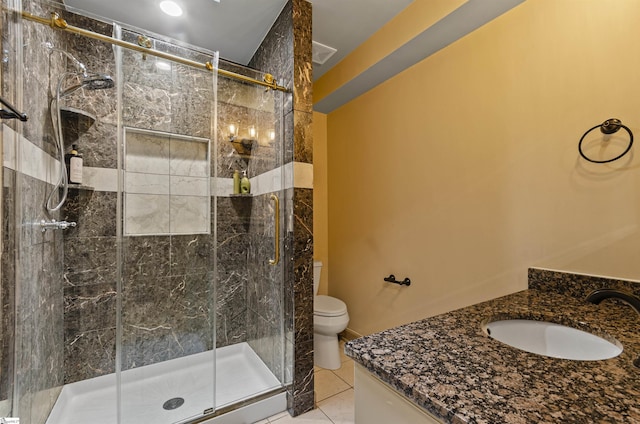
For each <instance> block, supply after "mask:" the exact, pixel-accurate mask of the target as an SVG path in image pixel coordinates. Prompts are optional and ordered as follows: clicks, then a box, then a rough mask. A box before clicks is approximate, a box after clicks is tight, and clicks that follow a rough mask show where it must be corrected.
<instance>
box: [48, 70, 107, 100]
mask: <svg viewBox="0 0 640 424" xmlns="http://www.w3.org/2000/svg"><path fill="white" fill-rule="evenodd" d="M67 75H68V74H67ZM77 78H80V82H78V83H77V84H75V85H73V86H71V87H68V88H66V89H64V90H62V91H61V92H60V97H64V96H68V95H69V94H71V93H73V92H74V91H76V90H78V89H80V88H86V89H88V90H103V89H107V88H113V86H114V85H115V83H114V82H113V78H111V77H110V76H109V75H103V74H86V73H85V74H82V75H77Z"/></svg>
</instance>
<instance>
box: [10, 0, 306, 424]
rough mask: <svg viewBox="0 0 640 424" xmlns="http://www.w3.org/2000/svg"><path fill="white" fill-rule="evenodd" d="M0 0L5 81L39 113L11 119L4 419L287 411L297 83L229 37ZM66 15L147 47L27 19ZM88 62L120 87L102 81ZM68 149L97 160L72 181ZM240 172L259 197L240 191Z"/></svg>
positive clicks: (146, 419)
mask: <svg viewBox="0 0 640 424" xmlns="http://www.w3.org/2000/svg"><path fill="white" fill-rule="evenodd" d="M4 6H5V9H4V12H3V20H2V23H3V41H4V42H3V49H4V51H5V60H4V66H3V68H2V81H3V96H8V97H9V98H11V99H12V100H14V101H15V103H16V104H17V105H18V106H19V107H21V108H23V109H24V110H25V112H27V113H28V114H29V116H30V118H29V121H28V122H26V123H24V124H18V123H16V122H4V123H3V127H2V139H3V157H4V167H3V188H4V189H3V199H2V200H3V208H2V209H3V226H2V231H3V233H2V243H3V244H2V245H3V255H2V290H1V291H0V295H1V301H2V316H1V319H2V328H3V330H4V331H3V334H2V336H1V337H2V338H1V340H0V341H1V342H2V344H1V345H0V346H1V349H2V350H1V352H0V359H1V362H2V369H1V371H2V374H1V375H0V417H18V418H20V423H22V424H24V423H33V424H44V423H48V424H58V423H70V422H91V423H94V424H101V423H104V424H116V423H118V424H120V423H122V424H124V423H132V424H133V423H135V424H143V423H154V424H155V423H186V422H205V421H206V422H208V420H212V421H211V422H230V421H224V420H225V419H232V420H235V421H233V422H253V421H258V420H260V419H263V418H266V417H267V416H269V415H272V414H274V413H276V412H279V411H283V410H285V409H286V408H287V407H289V409H290V411H291V410H292V405H295V403H296V396H297V395H300V394H303V395H304V396H305V399H306V398H308V393H309V389H308V387H307V388H306V389H305V390H299V393H294V391H295V389H294V387H295V386H296V384H295V374H296V369H295V368H296V366H295V363H296V358H295V356H296V348H295V340H296V337H297V336H296V335H295V334H294V332H295V331H294V325H295V324H294V322H295V319H296V318H295V311H294V310H295V307H296V305H294V303H295V297H296V295H295V294H294V293H293V292H294V287H293V284H290V279H292V278H293V274H294V268H293V263H294V261H296V260H298V259H297V258H295V257H294V252H295V247H294V246H295V243H296V241H295V239H294V238H293V237H292V234H293V229H294V221H295V220H294V219H293V207H292V205H293V202H294V197H295V189H294V184H293V163H292V161H291V159H292V158H293V150H294V148H293V134H292V133H291V132H290V131H289V130H287V131H285V129H286V128H287V125H286V121H287V119H290V117H289V116H288V115H286V113H285V111H286V109H287V107H288V106H289V107H290V106H291V93H287V92H284V91H281V90H274V89H265V87H264V86H261V85H256V84H253V83H251V82H250V80H256V81H262V80H263V79H264V78H265V74H264V73H262V72H260V71H256V70H252V69H249V68H245V67H242V66H238V65H235V64H231V63H228V62H225V61H224V60H219V59H218V57H217V54H216V53H215V52H209V51H206V50H203V49H200V48H194V47H192V46H188V45H185V44H182V43H180V42H177V41H175V40H170V39H167V38H165V37H161V36H158V35H155V34H149V33H145V32H144V31H141V30H138V29H136V28H131V27H126V26H124V25H122V24H118V23H113V22H108V21H103V20H102V19H100V18H95V17H90V16H87V14H85V13H83V12H81V11H77V10H69V9H68V8H66V7H64V5H62V4H60V3H55V2H48V1H37V2H36V1H22V2H21V1H18V0H11V1H7V2H6V3H5V5H4ZM285 9H286V8H285ZM24 12H26V13H28V14H29V15H28V16H27V15H25V13H24ZM52 12H56V13H58V14H59V16H60V17H61V18H63V19H65V21H66V22H68V24H69V25H71V26H73V27H77V28H83V29H86V30H88V31H91V32H92V33H96V34H100V35H102V36H105V37H111V38H113V39H114V40H119V41H123V42H125V43H131V44H132V45H138V46H144V47H145V48H148V49H150V50H148V52H140V51H136V50H132V49H129V48H127V47H123V46H122V43H120V45H118V43H117V42H116V44H114V43H113V42H110V41H109V39H108V38H102V37H96V38H91V37H87V36H84V35H79V34H74V33H70V32H65V31H56V30H54V29H52V28H49V27H48V26H47V25H42V24H41V23H38V22H35V21H34V20H33V19H28V18H29V16H42V17H44V18H45V19H48V18H49V16H50V14H51V13H52ZM263 50H265V51H266V49H263ZM155 52H160V53H162V54H161V55H160V56H161V57H158V56H156V55H155V54H153V53H155ZM259 54H262V55H263V56H262V57H256V58H254V59H255V60H254V63H256V64H260V63H265V61H266V60H267V59H265V57H264V53H259ZM173 58H177V59H176V60H173ZM190 63H198V64H206V66H203V67H195V66H190ZM219 69H220V70H223V71H224V72H222V73H219V72H218V70H219ZM232 74H233V75H241V76H243V77H248V79H247V78H245V79H238V78H233V75H232ZM64 75H67V77H69V78H71V79H72V80H73V81H71V82H69V81H65V82H64V84H63V83H62V81H63V78H62V77H63V76H64ZM87 75H100V80H101V81H111V80H112V81H113V82H114V84H111V83H109V84H104V85H101V86H99V87H95V88H100V89H99V90H90V89H89V88H94V87H93V86H92V84H93V83H92V82H86V81H90V79H87ZM228 75H231V77H230V76H228ZM276 77H277V75H276ZM267 79H268V78H267ZM27 81H28V82H29V83H27ZM248 81H249V82H248ZM111 85H113V86H111ZM68 86H72V87H73V89H71V90H70V89H68ZM59 93H62V94H63V95H62V96H60V95H59ZM56 97H58V98H57V101H53V102H52V101H51V100H52V98H56ZM54 104H55V106H54ZM53 108H56V109H55V110H53ZM58 108H59V110H58ZM57 116H59V118H56V117H57ZM58 120H59V128H60V131H58V126H57V123H58ZM57 135H59V136H57ZM58 144H62V147H63V149H64V152H67V151H68V150H69V149H70V147H71V145H72V144H73V145H77V150H78V151H80V152H81V154H82V155H83V159H84V167H83V176H82V183H81V184H70V185H68V189H67V190H62V189H60V190H58V189H57V188H56V187H55V185H56V182H57V181H58V178H59V175H61V174H60V170H61V166H62V163H63V160H62V158H61V157H60V148H59V147H58ZM234 171H240V173H242V172H243V171H246V173H247V175H248V177H249V178H250V182H251V191H250V193H246V194H239V193H234V184H233V175H234ZM64 191H67V196H66V197H67V198H66V199H65V201H64V204H63V205H62V206H61V207H60V208H58V209H56V208H55V207H53V206H55V205H56V204H57V203H59V202H61V201H62V200H63V199H62V196H63V194H64ZM49 193H53V195H52V199H48V198H47V197H48V195H49ZM74 223H75V226H73V224H74ZM307 243H308V242H307ZM308 259H310V256H308V255H307V256H306V257H305V258H304V260H305V261H306V260H308ZM309 262H310V260H309ZM309 269H310V266H309ZM310 287H311V285H310V284H309V288H310ZM305 290H307V289H306V287H305ZM305 296H306V295H305ZM311 341H312V340H311ZM304 368H307V369H306V370H304ZM304 368H303V371H304V373H305V378H306V381H305V384H306V385H307V386H309V383H310V388H311V389H310V390H311V395H312V391H313V380H312V377H311V379H309V378H308V377H307V375H308V373H309V369H310V368H311V366H310V365H306V366H305V367H304ZM311 375H312V374H311ZM287 392H288V394H289V399H288V402H289V404H288V405H287V396H286V395H287ZM293 409H296V408H295V407H294V408H293ZM229 417H233V418H229Z"/></svg>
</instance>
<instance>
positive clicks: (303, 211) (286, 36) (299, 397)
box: [250, 0, 314, 416]
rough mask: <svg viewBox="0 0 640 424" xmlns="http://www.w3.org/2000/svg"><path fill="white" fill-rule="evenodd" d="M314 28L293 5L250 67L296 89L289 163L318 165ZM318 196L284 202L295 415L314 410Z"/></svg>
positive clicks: (288, 371)
mask: <svg viewBox="0 0 640 424" xmlns="http://www.w3.org/2000/svg"><path fill="white" fill-rule="evenodd" d="M311 23H312V16H311V4H310V3H309V2H307V1H305V0H292V1H290V2H288V3H287V5H286V6H285V7H284V9H283V11H282V13H281V14H280V16H279V18H278V19H277V20H276V22H275V24H274V25H273V27H272V28H271V31H270V32H269V33H268V34H267V36H266V38H265V40H264V41H263V43H262V45H261V46H260V47H259V48H258V50H257V52H256V55H255V56H254V58H253V59H252V60H251V62H250V66H252V67H255V68H257V69H262V70H264V71H266V72H269V73H272V74H274V75H276V76H277V77H279V78H281V79H282V81H281V84H282V85H284V86H285V87H287V88H289V89H290V90H291V93H288V94H285V95H283V96H282V100H281V101H282V110H283V120H282V122H283V123H282V127H283V132H284V137H285V145H284V152H283V154H282V157H283V158H284V163H285V164H286V163H290V162H293V161H296V162H305V163H312V162H313V150H312V146H313V139H312V138H311V131H312V116H313V105H312V78H311V75H312V63H311V29H312V24H311ZM312 193H313V192H312V190H309V189H299V188H295V189H290V190H286V193H285V195H284V201H283V210H284V213H285V216H294V218H295V219H293V220H292V222H293V228H290V227H287V228H286V229H285V237H284V241H283V252H284V256H283V261H284V263H283V269H282V272H283V274H284V279H283V281H284V287H283V288H282V295H283V301H284V305H283V306H284V320H285V321H284V330H285V340H286V343H285V369H284V375H285V381H286V382H287V383H288V389H287V390H288V409H289V412H290V413H291V414H292V415H294V416H295V415H299V414H301V413H303V412H306V411H308V410H310V409H312V408H313V407H314V391H313V389H314V386H313V385H314V381H313V234H312V231H311V229H312V228H313V223H312V219H313V214H312V210H313V205H312V198H313V196H312ZM265 242H266V240H265ZM257 311H258V312H257V313H256V315H258V316H264V315H268V311H269V308H266V309H264V308H263V309H262V310H261V309H258V310H257ZM263 355H265V354H264V353H263ZM265 356H266V355H265Z"/></svg>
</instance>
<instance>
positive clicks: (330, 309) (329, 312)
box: [313, 295, 347, 317]
mask: <svg viewBox="0 0 640 424" xmlns="http://www.w3.org/2000/svg"><path fill="white" fill-rule="evenodd" d="M313 313H314V314H315V315H321V316H323V317H337V316H340V315H344V314H346V313H347V305H346V304H345V303H344V302H343V301H342V300H340V299H336V298H335V297H331V296H324V295H318V296H316V297H315V298H314V299H313Z"/></svg>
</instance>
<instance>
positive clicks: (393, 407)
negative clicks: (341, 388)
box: [355, 363, 444, 424]
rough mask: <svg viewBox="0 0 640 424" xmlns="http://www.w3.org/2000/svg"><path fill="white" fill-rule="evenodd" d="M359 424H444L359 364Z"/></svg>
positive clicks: (357, 379)
mask: <svg viewBox="0 0 640 424" xmlns="http://www.w3.org/2000/svg"><path fill="white" fill-rule="evenodd" d="M355 422H356V424H389V423H411V424H442V423H444V421H442V420H440V419H438V418H436V417H435V416H433V415H431V414H429V413H428V412H427V411H425V410H423V409H421V408H419V407H418V406H416V405H415V404H413V403H411V402H410V401H409V400H407V399H406V398H405V397H404V396H402V395H401V394H400V393H398V391H397V390H395V389H393V388H392V387H391V386H389V385H388V384H386V383H384V382H383V381H381V380H380V379H378V378H376V377H374V376H373V374H371V373H370V372H369V371H367V369H366V368H364V367H363V366H362V365H359V364H357V363H356V364H355Z"/></svg>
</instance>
